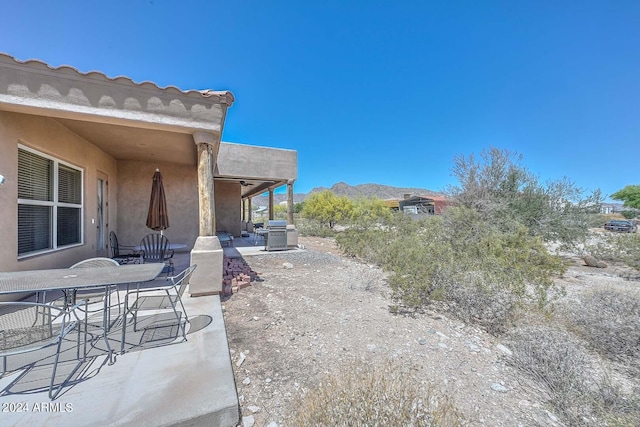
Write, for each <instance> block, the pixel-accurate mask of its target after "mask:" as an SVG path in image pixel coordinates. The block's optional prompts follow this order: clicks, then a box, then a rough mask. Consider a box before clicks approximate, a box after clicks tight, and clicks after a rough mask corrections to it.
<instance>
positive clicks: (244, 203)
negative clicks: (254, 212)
mask: <svg viewBox="0 0 640 427" xmlns="http://www.w3.org/2000/svg"><path fill="white" fill-rule="evenodd" d="M242 220H243V221H246V220H247V199H242Z"/></svg>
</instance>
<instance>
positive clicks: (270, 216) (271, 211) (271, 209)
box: [269, 188, 273, 219]
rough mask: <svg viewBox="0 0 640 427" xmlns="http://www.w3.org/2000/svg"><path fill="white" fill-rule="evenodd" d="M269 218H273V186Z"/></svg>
mask: <svg viewBox="0 0 640 427" xmlns="http://www.w3.org/2000/svg"><path fill="white" fill-rule="evenodd" d="M269 219H273V188H270V189H269Z"/></svg>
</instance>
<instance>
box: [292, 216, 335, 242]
mask: <svg viewBox="0 0 640 427" xmlns="http://www.w3.org/2000/svg"><path fill="white" fill-rule="evenodd" d="M296 228H297V230H298V233H300V235H301V236H317V237H333V236H335V235H336V232H335V230H333V229H332V228H329V227H325V226H324V225H323V224H321V223H320V222H318V221H316V220H313V219H310V218H304V219H300V220H298V222H297V225H296Z"/></svg>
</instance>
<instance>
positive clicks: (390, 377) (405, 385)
mask: <svg viewBox="0 0 640 427" xmlns="http://www.w3.org/2000/svg"><path fill="white" fill-rule="evenodd" d="M296 408H297V410H296V411H295V413H294V414H293V415H292V417H291V420H290V424H291V425H296V426H327V427H333V426H425V427H427V426H460V425H463V423H464V420H463V418H462V415H461V414H460V412H459V411H458V410H457V409H456V408H455V406H454V405H453V403H452V401H451V399H450V398H449V397H447V395H445V394H441V393H439V392H437V391H435V389H434V388H433V387H432V386H429V385H428V384H425V383H422V382H419V381H418V380H417V378H415V377H414V376H411V375H410V374H409V373H408V372H407V371H406V370H402V369H400V368H398V367H394V366H393V365H392V364H388V365H386V366H385V367H382V368H379V367H374V368H371V367H369V366H362V365H360V366H356V365H353V366H350V367H347V368H346V369H343V370H342V371H341V373H340V375H336V376H330V377H328V378H327V379H326V380H324V381H323V382H322V383H321V384H320V385H319V386H318V387H317V388H316V389H314V390H312V391H310V392H309V393H307V394H306V395H305V396H304V397H302V398H300V399H299V401H298V402H297V404H296Z"/></svg>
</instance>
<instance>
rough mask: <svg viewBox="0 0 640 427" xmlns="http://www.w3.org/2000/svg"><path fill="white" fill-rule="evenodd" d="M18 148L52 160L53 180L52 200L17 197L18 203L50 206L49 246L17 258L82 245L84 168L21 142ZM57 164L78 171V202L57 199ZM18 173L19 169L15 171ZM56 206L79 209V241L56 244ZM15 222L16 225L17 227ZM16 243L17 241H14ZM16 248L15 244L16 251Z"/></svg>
mask: <svg viewBox="0 0 640 427" xmlns="http://www.w3.org/2000/svg"><path fill="white" fill-rule="evenodd" d="M18 149H20V150H24V151H28V152H30V153H33V154H35V155H38V156H41V157H44V158H45V159H48V160H51V161H52V162H53V180H52V182H51V185H52V186H53V189H52V190H53V191H52V193H53V197H52V198H53V201H44V200H31V199H21V198H18V205H30V206H50V207H51V208H52V209H51V211H52V212H51V221H50V223H49V226H50V233H51V235H50V237H51V246H52V247H51V248H48V249H42V250H38V251H33V252H28V253H25V254H20V255H18V259H23V258H29V257H32V256H36V255H42V254H47V253H51V252H57V251H61V250H64V249H69V248H74V247H77V246H82V245H84V169H83V168H81V167H79V166H77V165H74V164H72V163H69V162H65V161H64V160H60V159H58V158H57V157H54V156H51V155H49V154H46V153H43V152H42V151H38V150H35V149H33V148H31V147H28V146H26V145H23V144H18ZM59 165H64V166H66V167H68V168H71V169H74V170H76V171H78V172H80V203H79V204H76V203H63V202H59V201H58V175H59V173H58V169H59ZM16 172H17V173H19V171H16ZM58 207H69V208H77V209H78V208H79V210H80V224H79V226H80V241H79V242H78V243H71V244H68V245H63V246H58ZM17 226H18V225H17V223H16V227H17ZM16 244H17V241H16ZM17 250H18V248H17V246H16V252H17Z"/></svg>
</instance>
